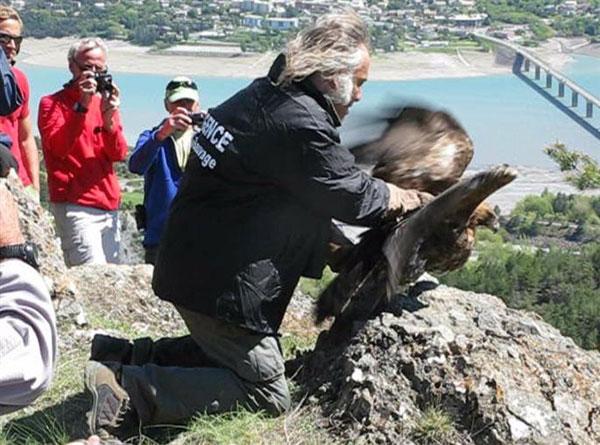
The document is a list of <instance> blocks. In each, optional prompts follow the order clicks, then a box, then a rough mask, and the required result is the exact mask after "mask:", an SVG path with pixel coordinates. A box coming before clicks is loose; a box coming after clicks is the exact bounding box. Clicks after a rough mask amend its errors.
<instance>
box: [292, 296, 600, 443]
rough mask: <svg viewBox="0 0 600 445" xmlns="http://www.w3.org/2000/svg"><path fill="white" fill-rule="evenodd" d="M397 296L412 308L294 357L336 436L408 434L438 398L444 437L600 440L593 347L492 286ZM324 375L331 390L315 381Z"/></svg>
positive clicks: (399, 437)
mask: <svg viewBox="0 0 600 445" xmlns="http://www.w3.org/2000/svg"><path fill="white" fill-rule="evenodd" d="M398 298H399V299H400V300H401V301H396V302H392V304H391V306H394V307H396V308H398V307H400V308H411V309H410V310H407V309H404V310H396V311H395V312H394V314H392V313H383V314H382V315H380V316H378V317H376V318H374V319H372V320H370V321H368V322H367V323H366V324H364V325H363V326H362V328H360V329H359V331H358V332H357V333H356V334H355V335H349V337H348V338H346V339H343V340H341V341H340V342H339V343H338V344H337V345H336V346H331V345H329V346H327V345H328V344H327V342H319V345H322V347H320V348H318V349H316V350H315V351H314V352H312V353H310V354H307V355H305V356H304V357H301V358H299V359H297V360H298V361H300V362H301V363H302V364H303V365H304V368H303V371H302V372H301V373H300V374H299V375H298V379H299V382H300V383H301V384H303V385H304V386H305V387H306V388H307V390H308V391H309V393H311V394H315V396H316V399H317V400H318V403H319V404H320V406H321V408H322V410H323V414H324V415H325V416H328V417H331V418H332V419H333V421H332V424H333V425H339V427H338V428H337V433H338V434H340V435H341V436H342V437H344V438H346V439H348V440H352V438H353V437H360V438H361V441H364V443H410V441H411V440H413V441H414V440H415V431H416V430H415V428H416V427H415V425H418V423H419V422H420V420H419V419H422V418H423V416H424V415H425V412H426V410H427V408H430V407H436V408H437V409H440V410H442V411H443V412H446V413H447V415H448V416H449V417H450V418H451V419H452V420H453V424H454V428H455V429H456V435H454V436H453V437H452V439H451V440H449V442H448V443H456V444H472V443H475V444H513V443H514V444H516V443H523V444H563V443H564V444H572V443H577V444H583V445H586V444H589V445H592V444H598V443H600V381H599V380H598V376H599V375H600V353H599V352H598V351H585V350H582V349H580V348H578V347H577V346H575V345H574V344H573V342H572V341H571V340H570V339H566V338H564V337H562V336H561V335H560V333H559V332H558V331H557V330H556V329H554V328H552V327H551V326H549V325H547V324H546V323H545V322H543V321H542V320H540V318H539V317H538V316H536V315H533V314H529V313H527V312H520V311H515V310H511V309H508V308H507V307H506V306H505V305H504V303H502V301H500V300H499V299H498V298H496V297H493V296H490V295H484V294H475V293H472V292H464V291H461V290H458V289H453V288H449V287H445V286H439V287H437V288H436V289H433V290H429V291H425V292H423V293H422V294H421V295H419V296H418V297H414V296H413V297H408V296H399V297H398ZM411 299H413V300H414V299H417V300H418V302H416V301H410V300H411ZM390 330H393V331H395V332H396V335H397V337H396V339H395V342H394V343H393V344H390V342H389V339H390V338H393V337H392V336H390V333H389V332H390ZM324 335H325V334H324ZM361 357H365V358H364V359H362V362H361ZM365 364H368V366H365ZM323 369H329V370H330V371H329V372H327V373H323V372H322V371H321V370H323ZM357 369H360V371H361V372H362V373H361V374H360V377H361V378H357V376H358V375H359V373H358V371H357ZM353 373H354V374H353ZM363 374H364V375H363ZM352 377H354V378H352ZM325 381H327V382H328V384H327V385H326V388H327V390H326V391H324V392H323V391H322V392H319V393H317V392H314V391H313V389H312V388H313V387H316V386H315V385H318V386H321V387H323V384H324V382H325ZM365 391H368V392H367V393H366V392H365ZM366 394H368V396H367V395H366ZM357 414H360V416H361V417H360V419H359V418H357V417H356V415H357ZM399 424H402V427H400V426H399ZM345 431H351V432H352V433H346V432H345Z"/></svg>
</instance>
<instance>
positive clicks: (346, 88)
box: [325, 74, 354, 107]
mask: <svg viewBox="0 0 600 445" xmlns="http://www.w3.org/2000/svg"><path fill="white" fill-rule="evenodd" d="M352 77H353V76H352V74H338V75H337V78H336V80H337V88H336V89H332V90H330V91H329V92H328V93H327V94H325V97H327V98H328V99H329V100H331V102H333V103H334V104H337V105H343V106H345V107H347V106H349V105H350V103H351V102H352V90H353V89H354V82H353V78H352Z"/></svg>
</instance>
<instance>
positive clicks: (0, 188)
mask: <svg viewBox="0 0 600 445" xmlns="http://www.w3.org/2000/svg"><path fill="white" fill-rule="evenodd" d="M24 242H25V238H24V237H23V234H22V233H21V228H20V227H19V211H18V209H17V204H16V203H15V200H14V199H13V197H12V194H11V193H10V192H9V191H8V189H7V188H6V186H5V185H4V184H0V247H4V246H10V245H12V244H22V243H24Z"/></svg>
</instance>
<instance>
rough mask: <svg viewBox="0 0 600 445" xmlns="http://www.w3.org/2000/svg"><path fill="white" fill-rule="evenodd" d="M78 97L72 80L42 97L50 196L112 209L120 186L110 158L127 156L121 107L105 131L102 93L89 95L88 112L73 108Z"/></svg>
mask: <svg viewBox="0 0 600 445" xmlns="http://www.w3.org/2000/svg"><path fill="white" fill-rule="evenodd" d="M78 99H79V90H78V88H77V86H76V85H74V84H71V85H66V86H65V88H63V89H62V90H60V91H58V92H56V93H54V94H52V95H50V96H44V97H43V98H42V99H41V101H40V110H39V113H38V127H39V129H40V135H41V137H42V149H43V151H44V159H45V162H46V170H47V171H48V189H49V192H50V201H51V202H68V203H72V204H78V205H82V206H88V207H96V208H99V209H105V210H116V209H117V208H119V204H120V200H121V191H120V188H119V182H118V179H117V175H116V174H115V172H114V170H113V163H114V162H117V161H122V160H124V159H125V157H126V156H127V142H126V141H125V137H124V136H123V127H122V126H121V119H120V116H119V112H118V110H117V112H115V114H114V115H113V123H114V125H113V131H111V132H108V131H106V130H104V128H103V124H102V114H101V112H100V97H98V96H94V97H93V98H92V101H91V102H90V105H89V109H88V111H87V112H86V113H77V112H75V111H74V110H73V107H74V105H75V102H77V100H78Z"/></svg>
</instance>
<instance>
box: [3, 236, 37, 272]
mask: <svg viewBox="0 0 600 445" xmlns="http://www.w3.org/2000/svg"><path fill="white" fill-rule="evenodd" d="M8 258H17V259H19V260H21V261H25V262H26V263H27V264H29V265H30V266H31V267H33V268H34V269H36V270H39V269H40V263H39V262H38V247H37V245H36V244H34V243H30V242H26V243H23V244H12V245H10V246H3V247H0V260H5V259H8Z"/></svg>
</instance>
